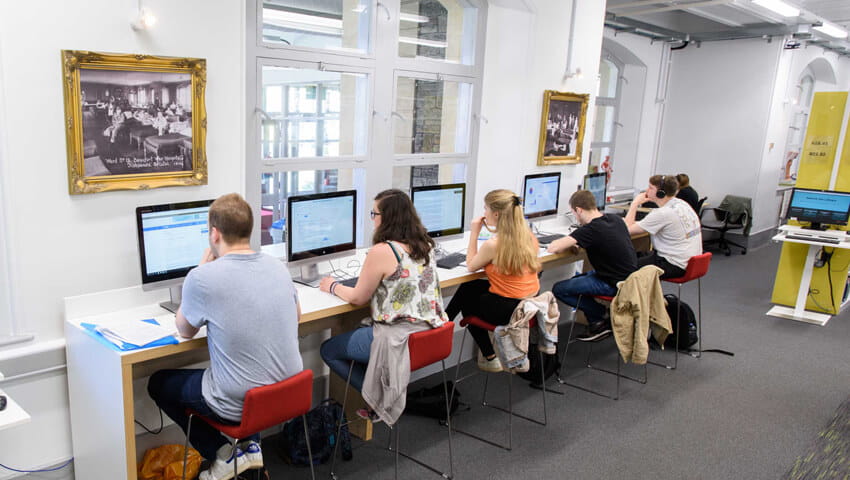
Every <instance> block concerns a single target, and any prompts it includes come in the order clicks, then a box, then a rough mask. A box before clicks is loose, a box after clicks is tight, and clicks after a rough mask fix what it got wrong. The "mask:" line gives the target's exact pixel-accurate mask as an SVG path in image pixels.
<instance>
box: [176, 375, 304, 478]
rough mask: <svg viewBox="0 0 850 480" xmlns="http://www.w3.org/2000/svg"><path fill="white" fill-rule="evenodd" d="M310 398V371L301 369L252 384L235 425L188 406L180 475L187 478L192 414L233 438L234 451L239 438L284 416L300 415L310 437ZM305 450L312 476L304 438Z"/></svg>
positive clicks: (287, 418)
mask: <svg viewBox="0 0 850 480" xmlns="http://www.w3.org/2000/svg"><path fill="white" fill-rule="evenodd" d="M312 401H313V371H312V370H304V371H302V372H301V373H298V374H297V375H293V376H291V377H289V378H287V379H286V380H282V381H280V382H277V383H273V384H271V385H265V386H262V387H255V388H252V389H251V390H248V392H247V393H246V394H245V402H244V403H243V405H242V421H241V422H239V424H238V425H225V424H223V423H219V422H216V421H215V420H212V419H210V418H208V417H205V416H203V415H201V414H199V413H197V412H195V411H194V410H191V409H187V410H186V412H187V413H188V414H189V425H188V427H187V428H186V444H184V447H183V449H184V454H183V479H184V480H185V479H186V456H187V453H188V451H189V449H188V448H187V447H188V443H189V434H190V432H191V431H192V417H195V416H197V417H198V418H200V419H201V420H203V421H204V422H206V423H207V424H208V425H209V426H211V427H213V428H215V429H216V430H218V431H219V432H221V433H223V434H225V435H227V436H229V437H231V438H233V452H235V451H236V443H237V442H238V441H239V439H241V438H246V437H249V436H251V435H254V434H255V433H260V432H261V431H263V430H265V429H267V428H270V427H273V426H275V425H278V424H281V423H283V422H285V421H287V420H290V419H293V418H295V417H298V416H300V417H301V421H302V423H303V424H304V435H305V437H306V438H307V439H309V438H310V433H309V432H308V431H307V417H306V413H307V412H309V411H310V405H311V403H312ZM307 454H308V455H309V457H310V474H311V475H312V476H313V480H315V479H316V473H315V472H314V471H313V452H312V451H311V450H310V442H309V441H308V442H307ZM236 463H237V462H236V461H235V458H234V462H233V478H234V479H235V478H237V476H238V475H237V466H236Z"/></svg>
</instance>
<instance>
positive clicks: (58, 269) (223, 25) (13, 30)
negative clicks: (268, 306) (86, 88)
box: [0, 0, 245, 478]
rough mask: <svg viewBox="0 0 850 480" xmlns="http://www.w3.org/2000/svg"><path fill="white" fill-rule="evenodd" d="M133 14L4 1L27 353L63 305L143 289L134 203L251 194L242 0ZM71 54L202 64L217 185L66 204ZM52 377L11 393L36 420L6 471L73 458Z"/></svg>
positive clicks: (4, 92)
mask: <svg viewBox="0 0 850 480" xmlns="http://www.w3.org/2000/svg"><path fill="white" fill-rule="evenodd" d="M136 5H137V1H136V0H87V1H85V2H68V1H63V0H45V1H43V2H0V72H2V75H3V78H2V80H0V99H2V102H0V107H2V108H3V112H0V118H4V119H6V120H7V123H5V124H4V125H3V129H4V136H3V139H4V141H5V142H4V144H3V145H0V148H3V153H2V155H0V159H2V161H3V162H4V165H3V168H2V171H3V172H4V173H5V175H4V176H3V178H2V179H0V182H2V189H3V198H6V199H9V202H8V203H6V204H5V207H6V212H5V214H6V217H7V218H6V221H7V226H8V233H9V235H8V238H7V240H8V243H9V250H10V253H11V255H10V264H11V265H10V277H11V281H12V282H13V284H14V287H15V288H14V290H13V301H14V305H15V307H16V313H17V317H16V321H17V323H18V324H19V325H20V326H21V327H22V329H24V330H26V331H28V332H33V333H35V334H36V342H35V345H31V346H28V347H26V346H25V348H24V349H23V350H24V351H25V350H27V349H29V350H38V349H39V348H41V347H40V345H44V344H45V342H47V341H49V340H50V339H61V337H62V336H63V333H62V322H63V312H62V299H63V297H66V296H72V295H78V294H83V293H90V292H96V291H101V290H107V289H113V288H120V287H127V286H131V285H137V284H139V282H140V274H139V267H138V254H137V247H136V238H135V220H134V209H135V208H136V207H137V206H139V205H149V204H156V203H165V202H176V201H186V200H192V199H199V198H213V197H216V196H218V195H220V194H222V193H226V192H230V191H237V192H240V191H242V188H243V185H244V179H243V172H244V152H245V148H244V140H243V133H242V132H244V131H245V129H244V127H243V122H244V119H243V118H242V117H243V112H244V108H243V103H244V97H245V95H244V93H243V92H244V86H243V77H244V74H243V72H244V71H245V70H244V66H243V62H244V58H243V57H244V55H243V52H244V13H243V11H244V7H243V2H237V1H222V0H219V1H214V2H213V1H204V0H181V1H179V2H172V1H166V0H146V1H145V5H146V6H148V7H150V8H151V9H152V10H153V11H154V12H155V13H156V15H157V17H158V19H159V22H158V23H157V25H156V27H155V29H154V30H152V31H151V32H150V33H147V34H139V33H136V32H134V31H133V30H131V28H130V24H129V20H130V18H131V14H132V11H133V9H134V8H136ZM63 49H74V50H93V51H104V52H118V53H147V54H154V55H167V56H177V57H201V58H206V59H207V68H208V70H207V80H208V83H207V90H206V107H207V113H208V118H209V123H208V124H207V134H208V136H207V152H208V162H209V185H207V186H202V187H180V188H176V187H175V188H161V189H154V190H150V191H132V192H108V193H99V194H94V195H78V196H71V195H69V194H68V186H67V183H68V181H67V157H66V154H65V128H64V122H63V117H64V107H63V96H62V65H61V61H60V50H63ZM60 347H61V343H60ZM18 350H20V349H17V350H16V351H18ZM0 353H3V352H0ZM5 353H6V354H8V353H9V351H8V349H7V351H6V352H5ZM49 377H50V378H47V379H43V378H36V379H28V380H26V381H21V382H10V383H7V384H4V385H3V388H4V389H5V390H6V391H7V392H8V393H10V394H11V395H12V396H13V397H14V398H15V399H16V400H17V401H18V402H19V403H21V404H22V405H27V407H28V409H30V413H32V414H33V422H32V423H31V424H29V425H27V426H24V427H17V428H13V429H10V430H6V431H3V432H0V444H2V445H3V461H4V463H7V462H8V463H9V464H11V465H13V466H18V467H24V468H28V467H29V468H32V467H36V466H39V465H43V464H44V463H43V462H49V461H53V460H56V459H60V458H63V457H68V456H70V454H71V445H70V441H69V439H68V425H67V392H66V391H65V380H64V375H63V374H61V372H60V373H59V374H54V375H53V376H49ZM22 440H24V441H22ZM104 454H107V455H108V452H106V451H105V453H104ZM2 475H4V474H3V473H0V478H2Z"/></svg>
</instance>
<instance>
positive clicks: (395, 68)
mask: <svg viewBox="0 0 850 480" xmlns="http://www.w3.org/2000/svg"><path fill="white" fill-rule="evenodd" d="M459 1H460V2H461V3H463V4H465V5H468V6H469V7H471V8H476V9H477V18H476V19H475V27H476V28H475V32H472V33H471V35H474V38H473V39H471V40H470V41H471V42H473V46H472V52H473V54H472V55H473V63H472V64H470V65H464V64H461V63H453V62H446V61H441V60H434V59H424V58H415V59H411V58H404V57H400V56H399V55H398V34H399V13H400V9H401V7H400V2H399V0H385V1H382V2H380V4H379V2H378V1H377V0H372V2H371V18H370V32H369V35H370V36H369V52H365V53H364V52H356V51H344V50H328V49H317V48H311V47H303V46H292V45H285V44H280V45H278V44H270V43H266V42H264V41H263V38H262V22H263V18H262V6H263V5H262V0H249V2H248V5H247V8H246V23H247V30H246V47H245V48H246V62H245V65H246V85H247V91H246V99H247V101H246V146H245V151H246V160H245V185H246V187H245V198H246V200H247V201H248V202H249V203H250V204H251V205H252V206H253V207H254V208H255V209H257V210H259V209H260V206H261V205H262V197H263V195H262V193H261V179H262V175H263V174H265V173H275V172H286V171H300V170H330V169H352V170H353V178H354V183H355V188H357V189H358V191H359V192H361V198H359V203H360V205H359V206H358V208H359V209H360V210H363V209H365V208H366V206H367V205H368V202H369V199H371V198H373V197H374V196H375V195H376V194H377V193H378V192H379V191H381V190H384V189H386V188H391V187H392V185H393V168H394V167H397V166H407V165H422V164H443V163H462V164H464V168H465V170H464V174H465V178H466V183H467V195H468V196H469V197H470V198H474V195H475V188H474V186H475V177H476V175H475V170H476V166H477V156H478V137H479V128H480V122H481V115H480V110H481V91H482V88H481V86H482V76H483V59H484V42H485V39H486V25H487V22H486V21H487V2H486V1H484V0H459ZM263 66H282V67H292V66H295V67H296V68H299V67H300V68H314V69H318V70H333V71H340V72H346V73H347V72H351V73H365V74H367V75H369V82H368V85H369V98H368V99H367V105H368V109H369V115H368V120H367V121H368V126H367V130H368V138H367V139H366V149H365V152H364V153H363V154H362V155H348V156H335V157H297V158H268V159H266V158H262V132H261V128H262V124H263V116H265V115H267V114H266V113H265V112H263V111H262V108H261V107H262V106H263V103H262V101H263V98H262V97H263V85H262V68H263ZM400 72H403V73H402V74H403V75H404V76H433V78H440V79H442V80H444V81H459V82H463V83H470V84H471V85H472V94H471V98H470V108H469V118H467V119H466V120H465V122H466V131H467V132H468V137H469V142H468V145H467V152H465V153H442V154H441V153H436V154H403V155H396V154H395V153H394V138H393V134H394V122H393V116H392V113H393V111H394V110H395V103H396V81H397V80H396V78H397V75H399V73H400ZM376 92H392V95H378V94H377V93H376ZM466 205H467V207H466V208H467V211H466V212H465V213H466V216H467V218H472V209H473V206H474V202H472V201H468V202H466ZM256 217H257V218H255V228H254V232H253V234H252V238H251V244H252V245H253V246H255V247H257V248H259V246H260V218H259V217H260V215H256ZM360 232H362V234H363V238H370V236H371V224H369V222H365V224H364V222H363V220H362V215H360V213H358V233H360ZM358 236H360V235H358Z"/></svg>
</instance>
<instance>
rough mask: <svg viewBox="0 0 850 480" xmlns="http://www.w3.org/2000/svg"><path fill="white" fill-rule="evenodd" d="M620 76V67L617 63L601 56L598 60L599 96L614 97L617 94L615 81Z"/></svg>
mask: <svg viewBox="0 0 850 480" xmlns="http://www.w3.org/2000/svg"><path fill="white" fill-rule="evenodd" d="M619 77H620V69H619V68H617V65H616V64H615V63H614V62H612V61H611V60H608V59H607V58H603V59H602V61H601V62H599V96H600V97H610V98H615V97H616V96H617V81H618V80H619Z"/></svg>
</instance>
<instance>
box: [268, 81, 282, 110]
mask: <svg viewBox="0 0 850 480" xmlns="http://www.w3.org/2000/svg"><path fill="white" fill-rule="evenodd" d="M263 92H264V93H265V95H264V96H263V110H265V111H266V113H280V112H281V111H282V109H283V87H281V86H280V85H270V86H268V87H265V88H264V89H263Z"/></svg>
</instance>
